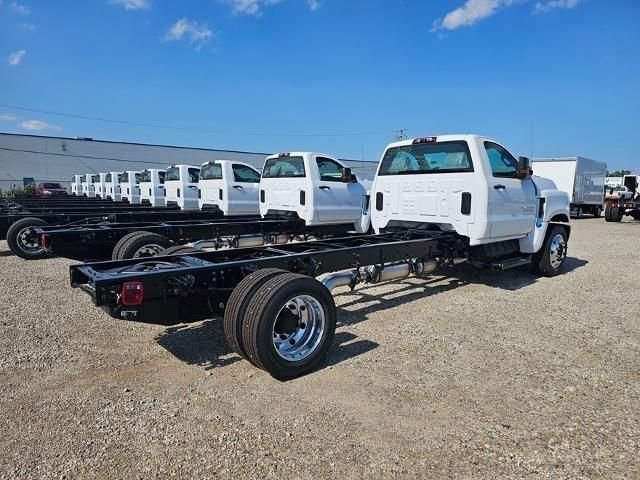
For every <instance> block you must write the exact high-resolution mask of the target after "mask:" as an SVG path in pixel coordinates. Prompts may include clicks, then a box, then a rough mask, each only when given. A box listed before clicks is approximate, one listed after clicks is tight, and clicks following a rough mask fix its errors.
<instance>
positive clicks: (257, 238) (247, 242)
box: [229, 235, 264, 248]
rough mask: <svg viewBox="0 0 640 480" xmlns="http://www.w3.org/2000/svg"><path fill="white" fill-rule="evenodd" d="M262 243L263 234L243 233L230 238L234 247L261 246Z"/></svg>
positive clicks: (230, 243) (230, 242) (230, 244)
mask: <svg viewBox="0 0 640 480" xmlns="http://www.w3.org/2000/svg"><path fill="white" fill-rule="evenodd" d="M262 245H264V237H263V236H262V235H241V236H236V237H232V238H230V239H229V246H231V247H233V248H241V247H261V246H262Z"/></svg>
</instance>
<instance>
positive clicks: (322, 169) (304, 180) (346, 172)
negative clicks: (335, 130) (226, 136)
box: [260, 152, 369, 233]
mask: <svg viewBox="0 0 640 480" xmlns="http://www.w3.org/2000/svg"><path fill="white" fill-rule="evenodd" d="M260 214H261V215H262V216H263V217H268V216H271V215H286V216H291V215H294V216H298V217H299V218H301V219H303V220H304V221H305V223H306V224H307V225H308V226H315V225H338V224H352V225H353V229H354V231H356V232H360V233H361V232H365V231H367V230H368V228H369V214H368V197H367V194H366V190H365V188H364V187H363V186H362V184H360V183H359V182H358V180H357V178H356V177H355V175H353V174H352V173H351V169H349V168H347V167H345V166H344V165H343V164H342V163H340V162H339V161H338V160H336V159H335V158H333V157H330V156H329V155H325V154H322V153H312V152H289V153H280V154H277V155H271V156H269V157H267V159H266V161H265V164H264V168H263V170H262V178H261V180H260Z"/></svg>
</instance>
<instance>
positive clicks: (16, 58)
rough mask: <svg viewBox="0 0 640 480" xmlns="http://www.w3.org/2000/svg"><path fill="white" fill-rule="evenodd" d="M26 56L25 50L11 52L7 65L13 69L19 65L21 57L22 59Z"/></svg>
mask: <svg viewBox="0 0 640 480" xmlns="http://www.w3.org/2000/svg"><path fill="white" fill-rule="evenodd" d="M26 54H27V51H26V50H18V51H17V52H13V53H12V54H11V55H9V65H11V66H14V67H15V66H16V65H18V64H20V62H21V61H22V57H24V56H25V55H26Z"/></svg>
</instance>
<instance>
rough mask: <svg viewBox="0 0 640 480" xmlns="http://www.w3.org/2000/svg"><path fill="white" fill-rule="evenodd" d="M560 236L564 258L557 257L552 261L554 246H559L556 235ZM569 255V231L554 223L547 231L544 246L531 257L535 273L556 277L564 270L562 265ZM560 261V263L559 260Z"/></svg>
mask: <svg viewBox="0 0 640 480" xmlns="http://www.w3.org/2000/svg"><path fill="white" fill-rule="evenodd" d="M558 236H560V237H561V238H562V241H561V242H559V243H560V244H561V245H560V247H561V248H562V251H561V252H560V253H561V256H562V259H560V260H559V259H558V258H557V257H556V258H555V259H554V260H553V261H552V248H558V242H557V239H556V237H558ZM556 251H557V250H556ZM566 256H567V231H566V230H565V229H564V228H563V227H561V226H560V225H554V226H553V227H552V228H551V230H550V231H549V232H548V233H547V236H546V238H545V240H544V244H543V245H542V248H541V249H540V250H539V251H538V252H536V253H535V254H534V255H533V257H532V259H531V266H532V267H533V271H534V273H536V274H538V275H542V276H544V277H554V276H556V275H558V274H559V273H560V272H561V271H562V266H563V265H564V262H565V260H566ZM558 261H559V264H557V262H558Z"/></svg>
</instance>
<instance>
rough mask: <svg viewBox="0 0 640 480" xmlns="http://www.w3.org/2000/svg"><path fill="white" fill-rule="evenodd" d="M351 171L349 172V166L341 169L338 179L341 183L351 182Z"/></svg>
mask: <svg viewBox="0 0 640 480" xmlns="http://www.w3.org/2000/svg"><path fill="white" fill-rule="evenodd" d="M351 177H352V173H351V169H350V168H349V167H345V168H344V170H343V171H342V178H341V179H340V181H341V182H342V183H351V182H352V179H351Z"/></svg>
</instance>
